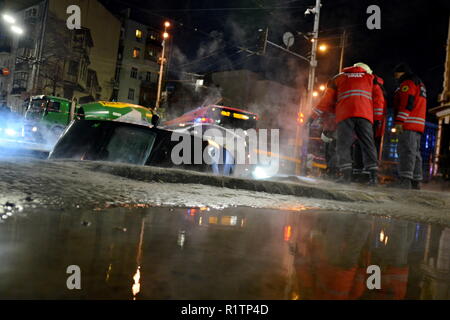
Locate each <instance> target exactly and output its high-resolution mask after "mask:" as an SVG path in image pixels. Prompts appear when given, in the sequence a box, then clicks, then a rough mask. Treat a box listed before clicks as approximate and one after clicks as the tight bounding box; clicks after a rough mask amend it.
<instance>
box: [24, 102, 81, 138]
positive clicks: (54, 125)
mask: <svg viewBox="0 0 450 320" xmlns="http://www.w3.org/2000/svg"><path fill="white" fill-rule="evenodd" d="M71 104H72V102H71V101H70V100H68V99H64V98H61V97H54V96H45V95H41V96H33V97H31V98H30V101H29V103H28V107H27V111H26V113H25V122H24V137H25V139H27V140H32V141H34V142H47V141H48V140H49V139H50V140H53V138H54V137H55V138H56V139H57V138H58V137H59V136H60V135H61V133H62V132H63V131H64V129H65V127H66V126H67V125H68V124H69V122H70V107H71Z"/></svg>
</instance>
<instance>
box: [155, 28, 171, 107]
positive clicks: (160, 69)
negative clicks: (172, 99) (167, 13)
mask: <svg viewBox="0 0 450 320" xmlns="http://www.w3.org/2000/svg"><path fill="white" fill-rule="evenodd" d="M169 27H170V22H169V21H165V22H164V32H163V34H162V37H163V41H162V44H161V45H162V51H161V65H160V67H159V77H158V92H157V93H156V104H155V111H156V110H158V108H159V106H160V103H161V87H162V78H163V71H164V57H165V55H166V40H167V39H168V38H169V33H168V32H167V28H169Z"/></svg>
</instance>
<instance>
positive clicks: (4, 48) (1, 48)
mask: <svg viewBox="0 0 450 320" xmlns="http://www.w3.org/2000/svg"><path fill="white" fill-rule="evenodd" d="M0 53H11V45H9V44H0Z"/></svg>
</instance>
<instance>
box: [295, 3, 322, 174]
mask: <svg viewBox="0 0 450 320" xmlns="http://www.w3.org/2000/svg"><path fill="white" fill-rule="evenodd" d="M320 6H321V3H320V0H316V6H315V7H314V10H313V12H314V15H315V16H314V28H313V33H312V34H313V36H312V41H313V42H312V46H311V60H310V63H309V76H308V96H307V100H306V108H307V110H311V109H312V100H313V91H314V82H315V77H316V67H317V44H318V42H319V41H318V40H319V18H320ZM301 109H302V108H301V106H300V111H299V112H302V110H301ZM301 131H303V134H302V132H301ZM304 131H305V130H304V129H303V130H300V129H299V130H297V136H296V139H295V149H296V153H298V148H299V147H298V146H299V145H300V140H301V139H300V138H301V137H300V135H301V134H302V136H303V143H302V144H301V145H300V147H301V148H300V158H301V162H300V163H299V162H297V163H296V166H295V174H297V175H299V174H301V171H302V170H303V172H304V171H305V170H306V160H307V159H306V156H307V155H306V154H305V153H304V152H303V151H302V149H303V150H304V149H305V148H307V147H308V139H309V132H306V134H305V132H304ZM296 156H297V154H296ZM300 166H301V167H300Z"/></svg>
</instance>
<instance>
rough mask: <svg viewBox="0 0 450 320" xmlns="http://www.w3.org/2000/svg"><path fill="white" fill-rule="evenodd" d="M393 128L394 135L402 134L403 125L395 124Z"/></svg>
mask: <svg viewBox="0 0 450 320" xmlns="http://www.w3.org/2000/svg"><path fill="white" fill-rule="evenodd" d="M394 128H395V133H396V134H402V133H403V125H402V124H396V125H395V127H394Z"/></svg>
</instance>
